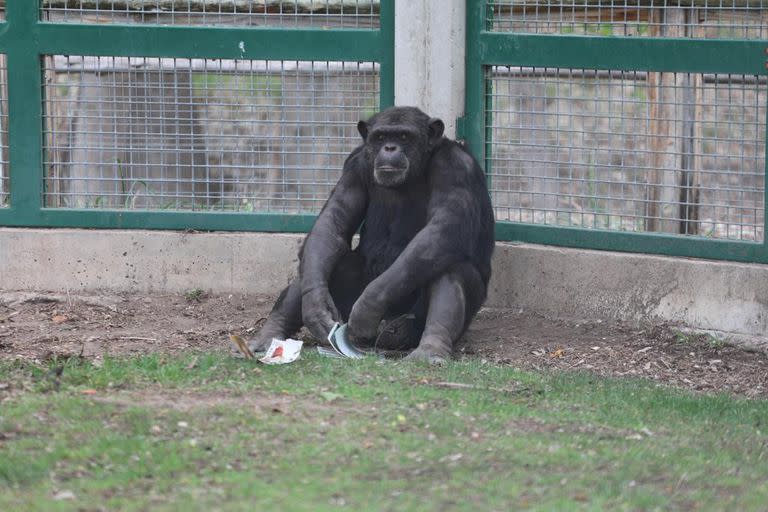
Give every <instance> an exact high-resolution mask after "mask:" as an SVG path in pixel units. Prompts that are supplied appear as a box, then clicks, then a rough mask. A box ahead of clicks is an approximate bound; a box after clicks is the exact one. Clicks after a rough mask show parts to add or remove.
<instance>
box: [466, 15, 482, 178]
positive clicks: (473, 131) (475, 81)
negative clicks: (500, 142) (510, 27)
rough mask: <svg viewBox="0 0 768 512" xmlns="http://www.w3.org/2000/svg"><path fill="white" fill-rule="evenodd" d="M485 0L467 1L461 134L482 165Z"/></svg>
mask: <svg viewBox="0 0 768 512" xmlns="http://www.w3.org/2000/svg"><path fill="white" fill-rule="evenodd" d="M485 16H486V2H485V0H467V29H466V34H467V37H466V59H465V60H466V98H465V103H466V105H465V116H464V123H463V128H464V136H465V140H466V145H467V149H468V150H469V151H470V152H471V153H472V154H473V155H474V157H475V159H476V160H477V161H478V162H479V163H480V165H481V166H483V168H485V158H486V156H485V144H486V140H485V124H486V123H485V107H486V105H485V85H486V83H485V73H484V72H483V65H482V54H481V51H482V50H481V47H480V35H481V33H482V32H483V28H484V26H485Z"/></svg>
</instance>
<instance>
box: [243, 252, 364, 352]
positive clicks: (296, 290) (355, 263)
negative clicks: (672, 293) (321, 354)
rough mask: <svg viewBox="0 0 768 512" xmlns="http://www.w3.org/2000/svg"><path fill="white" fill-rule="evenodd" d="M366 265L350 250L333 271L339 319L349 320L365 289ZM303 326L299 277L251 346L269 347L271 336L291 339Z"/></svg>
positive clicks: (274, 309)
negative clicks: (356, 302) (364, 272)
mask: <svg viewBox="0 0 768 512" xmlns="http://www.w3.org/2000/svg"><path fill="white" fill-rule="evenodd" d="M363 267H364V262H363V258H362V256H361V255H360V254H358V253H356V252H354V251H350V252H348V253H347V254H346V255H345V256H343V257H342V259H341V260H340V261H339V263H338V264H337V265H336V268H335V269H334V271H333V274H331V283H330V286H329V288H330V292H331V297H332V298H333V302H334V303H335V305H336V309H338V311H339V314H340V315H341V316H342V318H337V319H336V320H338V321H344V322H346V320H347V318H349V312H350V311H351V310H352V305H353V304H354V303H355V301H356V300H357V298H358V297H359V296H360V294H361V293H362V292H363V289H364V288H365V283H364V281H363V275H364V274H363ZM302 325H303V322H302V318H301V280H300V279H299V278H296V279H294V280H293V281H292V282H291V284H289V285H288V287H287V288H286V289H285V290H283V291H282V293H281V294H280V296H279V297H278V298H277V302H275V305H274V307H273V308H272V311H271V312H270V313H269V316H268V317H267V321H266V322H264V325H263V326H262V327H261V330H260V331H259V334H257V335H256V337H255V338H253V339H251V340H250V341H249V343H248V346H249V347H250V349H251V350H253V351H254V352H260V351H263V350H266V349H267V347H269V344H270V343H271V342H272V338H279V339H285V338H288V337H290V336H292V335H293V334H295V333H296V331H298V330H299V329H301V326H302ZM321 341H322V340H321Z"/></svg>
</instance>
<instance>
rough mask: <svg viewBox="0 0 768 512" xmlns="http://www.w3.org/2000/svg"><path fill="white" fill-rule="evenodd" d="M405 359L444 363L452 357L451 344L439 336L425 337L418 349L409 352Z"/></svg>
mask: <svg viewBox="0 0 768 512" xmlns="http://www.w3.org/2000/svg"><path fill="white" fill-rule="evenodd" d="M405 359H406V360H408V361H425V362H427V363H430V364H443V363H445V362H446V361H448V360H450V359H451V346H450V345H449V344H448V343H446V342H444V341H442V340H440V339H438V338H423V339H422V340H421V343H419V346H418V347H417V348H416V350H414V351H413V352H411V353H410V354H408V355H407V356H406V357H405Z"/></svg>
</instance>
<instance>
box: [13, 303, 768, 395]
mask: <svg viewBox="0 0 768 512" xmlns="http://www.w3.org/2000/svg"><path fill="white" fill-rule="evenodd" d="M272 300H273V298H271V297H264V296H241V295H216V296H208V295H207V294H205V293H200V292H190V293H187V294H178V295H120V296H118V295H77V296H74V295H66V294H45V293H21V292H2V293H0V360H6V361H7V360H14V359H23V360H30V361H46V360H48V359H50V358H52V357H55V356H60V357H71V356H82V357H86V358H92V359H95V360H98V359H100V358H102V357H104V356H105V355H112V356H120V355H131V354H146V353H148V352H163V353H175V352H182V351H190V350H198V351H201V350H204V351H211V350H216V351H229V350H230V346H229V342H228V335H229V334H230V333H238V334H242V335H243V336H246V337H247V336H249V335H250V334H251V333H253V332H254V331H255V330H256V329H257V328H258V326H259V324H260V322H261V321H262V319H263V318H264V317H265V316H266V314H267V313H268V312H269V309H270V307H271V304H272ZM300 337H303V338H304V339H305V341H311V340H309V339H308V338H306V336H300ZM456 355H457V357H474V358H481V359H484V360H487V361H490V362H494V363H499V364H508V365H511V366H513V367H515V368H521V369H529V370H530V369H533V370H558V371H559V370H562V371H578V370H580V371H589V372H594V373H596V374H600V375H610V376H628V377H639V378H646V379H650V380H653V381H657V382H660V383H664V384H668V385H673V386H679V387H684V388H688V389H692V390H696V391H703V392H727V393H732V394H737V395H742V396H747V397H761V398H768V356H767V355H766V354H765V353H761V352H751V351H747V350H744V349H741V348H738V347H734V346H729V345H727V344H725V343H723V342H722V341H721V340H717V339H715V338H712V337H710V336H705V335H690V334H684V333H682V332H680V331H679V330H678V329H676V328H675V327H674V326H669V325H632V324H626V323H621V322H607V321H594V320H591V321H590V320H578V319H552V318H545V317H542V316H539V315H537V314H535V313H533V312H530V311H523V310H498V309H484V310H482V311H481V312H480V314H479V315H478V317H477V319H476V320H475V322H474V324H473V326H472V328H471V329H470V331H469V333H468V334H467V336H466V339H465V340H464V341H463V342H462V343H461V344H460V346H459V347H458V348H457V352H456Z"/></svg>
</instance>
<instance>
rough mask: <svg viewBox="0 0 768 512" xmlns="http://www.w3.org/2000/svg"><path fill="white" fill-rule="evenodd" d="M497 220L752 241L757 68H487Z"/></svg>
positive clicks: (758, 177) (759, 104)
mask: <svg viewBox="0 0 768 512" xmlns="http://www.w3.org/2000/svg"><path fill="white" fill-rule="evenodd" d="M490 76H491V84H490V88H489V94H490V98H489V100H490V105H491V107H490V111H489V113H488V114H489V115H488V116H487V119H488V121H489V126H488V130H490V136H491V141H492V142H491V144H490V145H489V146H490V149H489V160H488V167H489V176H490V180H491V184H492V195H493V200H494V205H495V208H496V214H497V218H498V219H499V220H509V221H516V222H525V223H533V224H549V225H559V226H577V227H585V228H601V229H608V230H616V231H636V232H639V231H648V232H668V233H681V234H689V235H703V236H708V237H712V238H717V239H735V240H751V241H762V240H763V236H764V225H763V218H764V207H765V205H764V187H765V181H764V175H765V119H766V100H767V99H768V98H766V81H765V78H764V77H756V76H743V75H740V76H730V75H715V74H711V75H710V74H690V73H653V72H651V73H641V72H621V71H610V70H597V71H595V70H581V69H545V68H521V67H495V68H493V69H492V72H491V75H490Z"/></svg>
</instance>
